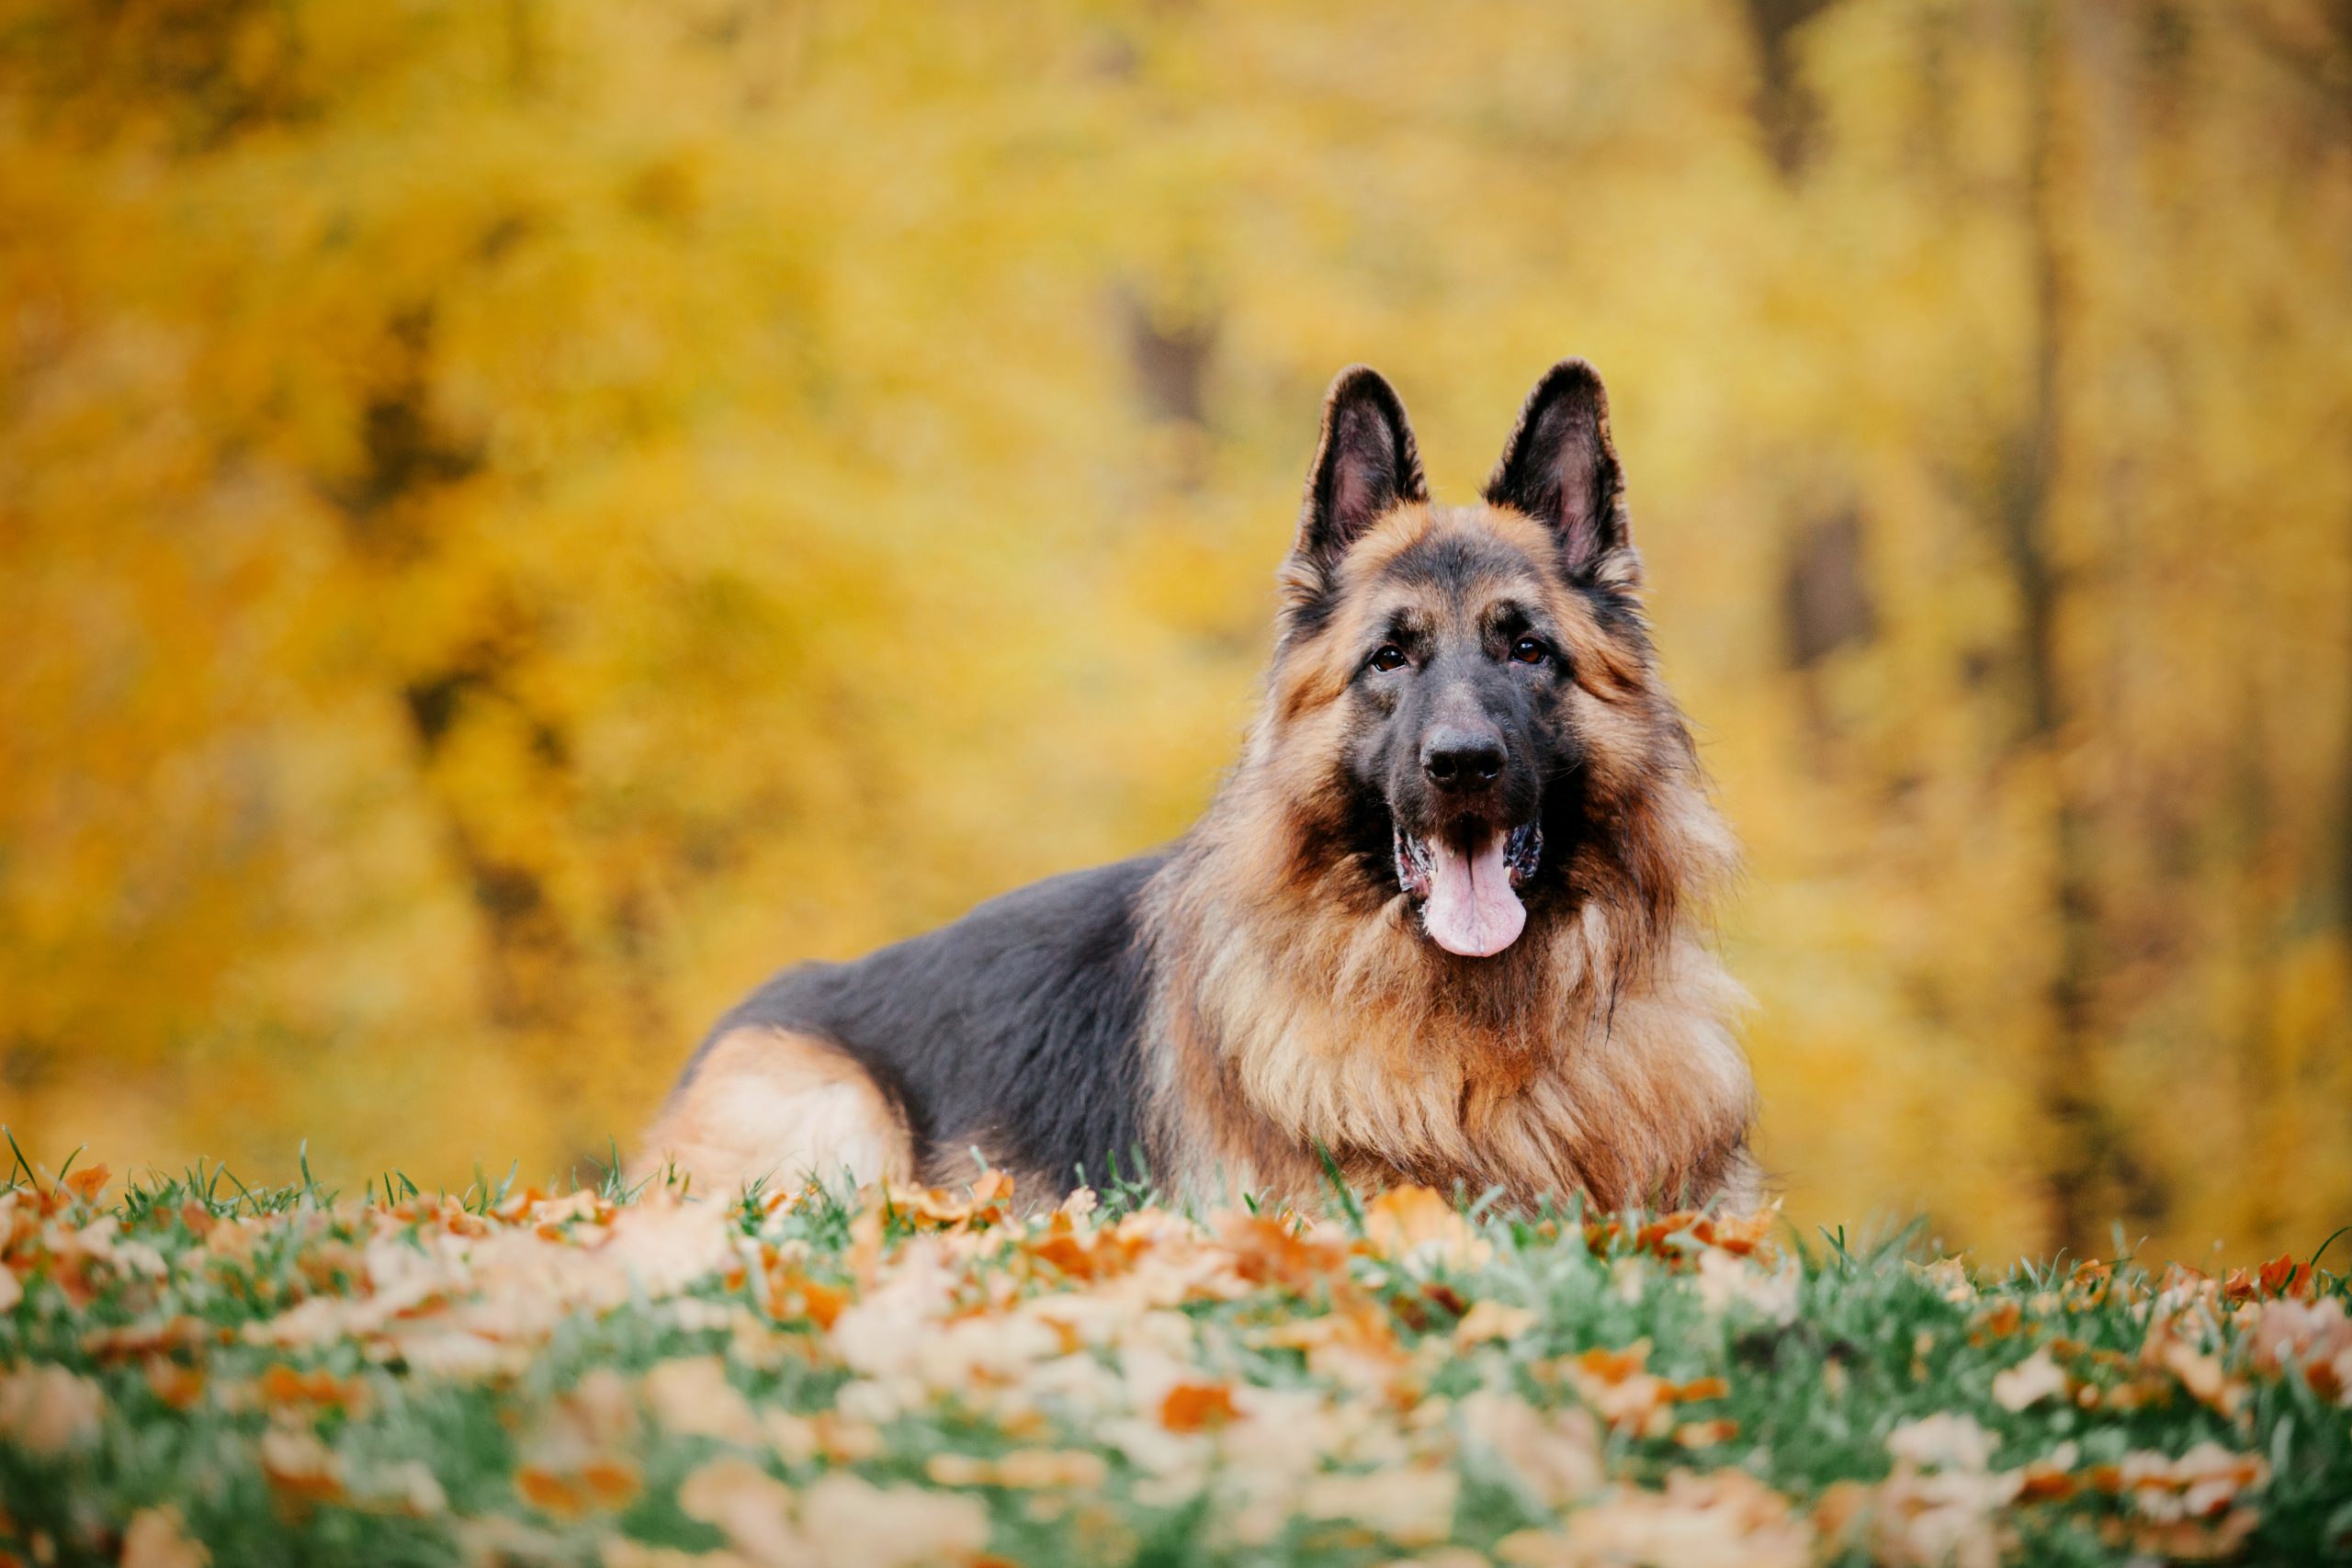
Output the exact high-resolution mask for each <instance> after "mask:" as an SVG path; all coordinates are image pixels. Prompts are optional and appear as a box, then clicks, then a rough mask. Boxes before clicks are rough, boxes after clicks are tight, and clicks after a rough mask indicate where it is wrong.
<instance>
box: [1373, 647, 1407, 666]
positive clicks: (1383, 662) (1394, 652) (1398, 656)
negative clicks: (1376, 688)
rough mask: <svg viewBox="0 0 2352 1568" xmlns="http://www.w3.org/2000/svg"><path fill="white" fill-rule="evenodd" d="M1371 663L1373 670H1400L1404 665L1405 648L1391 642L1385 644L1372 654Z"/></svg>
mask: <svg viewBox="0 0 2352 1568" xmlns="http://www.w3.org/2000/svg"><path fill="white" fill-rule="evenodd" d="M1371 663H1372V667H1373V668H1374V670H1402V669H1403V668H1404V667H1405V650H1404V649H1401V648H1399V647H1397V645H1396V644H1395V643H1393V642H1392V643H1389V644H1386V645H1385V647H1383V648H1382V649H1380V650H1379V651H1378V652H1376V653H1374V655H1373V656H1372V660H1371Z"/></svg>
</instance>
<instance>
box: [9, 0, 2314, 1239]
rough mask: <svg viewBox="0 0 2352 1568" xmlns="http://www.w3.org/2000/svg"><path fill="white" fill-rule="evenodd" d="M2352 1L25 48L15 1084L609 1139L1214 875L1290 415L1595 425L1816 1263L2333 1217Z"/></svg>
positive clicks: (1813, 7) (1080, 3)
mask: <svg viewBox="0 0 2352 1568" xmlns="http://www.w3.org/2000/svg"><path fill="white" fill-rule="evenodd" d="M2347 82H2352V16H2347V13H2346V8H2345V7H2344V6H2342V5H2340V4H2312V5H2305V4H2302V3H2301V0H2267V3H2265V4H2256V5H2251V6H2246V7H2244V8H2239V9H2233V11H2232V12H2230V13H2228V14H2226V15H2225V14H2223V13H2222V12H2218V11H2209V10H2207V9H2204V8H2201V7H2195V6H2186V5H2182V4H2178V3H2177V0H2098V3H2095V4H2090V5H2084V6H2050V7H2044V6H2037V5H2035V4H2031V3H2030V0H1917V3H1910V4H1901V3H1894V0H1829V3H1826V4H1825V3H1823V0H1746V3H1745V4H1741V5H1735V4H1731V3H1728V0H1719V3H1711V4H1702V3H1699V0H1673V3H1661V4H1656V5H1643V6H1616V5H1606V4H1591V5H1574V6H1564V5H1557V4H1549V3H1535V0H1497V3H1495V4H1491V5H1482V6H1468V7H1463V6H1449V7H1434V6H1408V5H1401V4H1374V5H1371V6H1353V7H1349V8H1346V9H1345V10H1344V11H1337V12H1335V11H1332V10H1330V9H1329V8H1328V7H1322V6H1311V5H1302V4H1295V3H1290V0H1281V3H1272V4H1269V3H1264V0H1260V3H1254V4H1244V3H1238V0H1182V3H1176V4H1166V5H1159V6H1109V5H1104V4H1098V3H1090V0H1038V3H1036V4H1032V5H1024V6H934V7H901V6H845V5H838V4H832V3H831V0H663V3H660V4H655V3H651V0H644V3H633V4H622V3H596V4H586V3H582V4H558V3H555V0H503V3H500V4H491V3H489V0H394V3H386V0H272V3H267V4H265V3H262V0H238V3H230V0H208V3H197V0H118V3H114V4H109V5H106V6H91V5H86V4H73V3H70V0H0V626H6V658H5V660H0V1107H5V1117H6V1120H7V1121H8V1122H11V1123H12V1124H13V1125H14V1126H15V1127H16V1129H17V1133H18V1134H19V1136H20V1137H22V1136H28V1137H29V1138H31V1139H32V1140H33V1141H34V1142H35V1143H36V1144H37V1145H38V1146H39V1148H40V1150H42V1151H46V1153H47V1156H48V1157H50V1158H51V1159H52V1160H54V1159H55V1158H57V1157H59V1156H62V1153H63V1151H64V1149H65V1148H67V1147H70V1146H71V1145H73V1144H74V1143H76V1142H79V1141H82V1140H85V1139H86V1140H89V1141H91V1142H93V1143H95V1144H96V1145H99V1146H100V1150H101V1152H102V1153H103V1154H104V1155H106V1156H107V1157H109V1158H113V1159H115V1160H117V1161H118V1162H121V1161H125V1160H153V1161H156V1162H159V1163H164V1164H172V1163H175V1162H177V1161H180V1160H183V1159H187V1158H190V1157H193V1156H197V1155H198V1154H205V1155H209V1156H226V1157H228V1158H230V1159H231V1160H232V1162H234V1163H235V1164H237V1165H238V1166H239V1167H240V1168H243V1169H246V1170H249V1171H250V1172H251V1173H252V1174H254V1175H268V1176H275V1175H281V1174H283V1173H285V1172H286V1171H287V1170H288V1169H289V1168H290V1167H291V1165H292V1163H293V1159H294V1154H295V1149H296V1146H297V1144H298V1141H299V1140H300V1139H302V1138H305V1137H307V1138H308V1139H309V1140H310V1145H311V1149H312V1151H313V1152H314V1156H315V1157H314V1161H313V1163H314V1164H315V1165H316V1166H317V1168H319V1169H320V1170H321V1171H322V1173H325V1174H332V1175H334V1176H337V1177H340V1178H343V1179H346V1180H356V1179H361V1178H363V1177H365V1176H367V1175H369V1174H372V1173H373V1172H374V1171H376V1170H377V1169H379V1168H384V1167H388V1166H392V1165H398V1166H400V1167H401V1168H403V1169H405V1170H406V1171H407V1172H408V1173H409V1174H410V1175H411V1176H413V1178H415V1179H417V1180H419V1181H422V1182H426V1183H431V1182H434V1181H451V1182H462V1181H463V1180H464V1179H466V1177H467V1175H468V1174H469V1171H470V1169H471V1168H472V1166H473V1164H474V1162H475V1161H477V1160H480V1161H481V1162H483V1163H485V1164H490V1165H493V1166H494V1167H495V1168H500V1169H503V1168H504V1166H505V1164H506V1161H507V1159H508V1158H509V1157H510V1156H520V1157H521V1159H522V1161H523V1164H524V1167H525V1168H526V1171H528V1172H534V1173H542V1174H543V1173H547V1172H551V1171H557V1170H560V1169H561V1168H564V1167H566V1166H567V1165H569V1164H570V1163H571V1162H572V1161H574V1160H576V1159H578V1158H580V1157H582V1156H595V1155H601V1154H602V1153H603V1151H604V1150H605V1147H606V1140H607V1138H608V1136H609V1137H617V1138H619V1139H620V1140H621V1141H622V1142H623V1144H624V1145H626V1143H627V1141H628V1137H629V1136H630V1134H632V1133H633V1132H634V1131H635V1129H636V1127H637V1126H638V1125H639V1122H640V1121H641V1119H642V1118H643V1116H644V1115H645V1114H646V1112H647V1111H649V1110H650V1106H651V1105H652V1103H653V1101H654V1100H655V1099H656V1097H657V1096H658V1095H659V1094H660V1093H661V1092H662V1089H663V1088H664V1087H665V1085H666V1083H667V1081H668V1079H669V1078H670V1077H671V1075H672V1074H673V1071H674V1069H675V1067H676V1066H677V1064H678V1062H679V1061H680V1059H681V1057H682V1056H683V1054H684V1051H685V1049H686V1048H687V1047H688V1046H689V1045H690V1043H692V1041H693V1039H694V1037H695V1035H696V1033H697V1032H699V1030H700V1029H701V1028H702V1027H703V1026H704V1025H705V1024H706V1023H707V1021H709V1020H710V1019H711V1018H712V1017H713V1016H715V1014H716V1013H717V1012H718V1010H720V1009H721V1008H722V1007H724V1006H725V1005H726V1004H727V1003H728V1002H729V1001H730V1000H731V999H733V998H734V997H735V996H736V995H738V994H739V993H740V992H741V990H743V989H744V988H745V987H748V986H749V985H750V984H751V983H752V982H753V981H754V980H756V979H757V978H758V977H760V976H762V975H763V974H764V973H765V972H766V971H767V970H768V969H770V968H772V967H774V966H775V965H776V964H781V963H782V962H784V961H786V960H788V959H792V958H797V957H802V956H809V955H843V954H848V953H854V952H857V951H860V950H862V949H864V948H866V947H868V946H870V945H872V944H874V943H876V942H881V941H884V940H886V939H888V938H892V937H896V936H899V935H903V934H906V933H909V932H911V931H917V930H919V929H922V928H924V927H927V926H930V925H932V924H934V923H937V922H938V921H940V920H942V919H946V918H948V917H951V916H953V915H954V914H956V912H958V911H959V910H960V909H961V908H964V907H966V906H967V905H968V904H969V903H970V902H971V901H973V900H974V899H976V898H978V897H982V896H985V895H987V894H989V893H991V892H994V891H997V890H1000V889H1001V888H1003V887H1006V886H1011V885H1012V884H1014V883H1017V882H1020V881H1023V880H1025V879H1027V878H1030V877H1033V876H1035V875H1038V874H1043V873H1046V872H1049V871H1052V870H1055V869H1057V868H1061V867H1065V866H1069V865H1074V864H1080V863H1088V862H1091V861H1097V860H1102V859H1107V858H1110V857H1113V856H1114V855H1117V854H1120V853H1123V852H1130V851H1133V850H1136V849H1140V848H1142V847H1144V846H1146V845H1148V844H1149V843H1151V842H1153V841H1155V840H1162V839H1165V838H1167V837H1169V836H1170V835H1172V834H1174V833H1176V832H1178V831H1180V830H1181V829H1182V827H1183V826H1184V824H1185V823H1186V822H1187V821H1188V820H1189V819H1190V818H1191V816H1192V814H1193V812H1194V811H1196V810H1197V809H1198V807H1200V805H1201V804H1202V803H1203V801H1204V799H1205V797H1206V795H1207V793H1208V791H1209V789H1210V787H1211V784H1212V783H1213V781H1214V778H1215V776H1216V770H1217V769H1218V768H1219V767H1220V766H1221V765H1222V764H1223V762H1224V761H1225V760H1226V759H1227V757H1228V755H1229V754H1230V752H1231V750H1233V747H1234V744H1235V739H1236V735H1237V731H1238V725H1239V723H1240V721H1241V719H1242V717H1243V716H1244V715H1245V714H1246V713H1247V711H1248V708H1249V706H1250V699H1251V694H1252V682H1253V677H1254V671H1255V669H1256V667H1257V665H1258V664H1259V662H1260V661H1261V659H1262V657H1263V653H1264V650H1265V647H1266V642H1267V626H1268V622H1269V617H1270V615H1271V610H1272V592H1271V584H1272V570H1273V567H1274V565H1275V563H1276V560H1277V558H1278V557H1279V555H1280V554H1281V552H1282V551H1283V548H1284V547H1286V544H1287V540H1288V534H1289V529H1290V526H1291V520H1292V515H1293V509H1294V504H1295V494H1296V487H1297V485H1298V482H1299V480H1300V478H1301V475H1302V473H1303V470H1304V467H1305V464H1306V457H1307V455H1308V449H1309V446H1310V445H1311V440H1312V434H1313V421H1314V415H1315V410H1316V404H1317V396H1318V394H1319V392H1320V389H1321V387H1322V385H1323V383H1324V381H1325V379H1326V378H1328V377H1329V374H1330V373H1331V372H1332V371H1333V370H1334V369H1335V368H1337V367H1339V366H1340V365H1342V364H1345V363H1347V362H1349V361H1351V360H1368V361H1371V362H1373V363H1374V364H1376V365H1378V366H1379V367H1381V368H1382V369H1383V370H1385V372H1387V373H1388V374H1389V375H1390V376H1391V377H1392V378H1394V379H1395V380H1396V381H1397V383H1398V385H1399V386H1400V387H1401V389H1403V391H1404V393H1405V395H1406V397H1407V399H1408V401H1409V402H1410V403H1411V405H1412V407H1413V411H1414V415H1415V418H1416V422H1417V423H1418V424H1419V429H1420V434H1421V437H1422V445H1423V449H1424V451H1425V452H1426V453H1427V454H1428V455H1429V457H1430V459H1431V461H1432V465H1433V467H1432V472H1433V477H1434V479H1435V480H1436V483H1437V486H1438V489H1439V491H1440V493H1441V495H1442V496H1445V495H1451V496H1453V497H1455V498H1460V497H1464V496H1466V495H1467V494H1469V493H1470V492H1471V491H1472V490H1473V489H1474V488H1475V486H1476V483H1477V482H1478V480H1479V479H1481V478H1482V477H1483V474H1484V472H1485V468H1486V465H1487V463H1488V462H1489V461H1490V460H1491V458H1492V457H1493V456H1494V453H1495V451H1496V450H1497V449H1498V446H1499V444H1500V441H1501V438H1502V435H1503V433H1504V431H1505V428H1506V426H1507V424H1508V423H1509V420H1510V415H1511V413H1512V411H1513V410H1514V408H1515V406H1516V402H1517V399H1518V397H1519V396H1520V394H1521V392H1522V391H1523V390H1524V389H1525V387H1526V385H1527V384H1528V383H1529V382H1530V381H1531V380H1532V378H1533V377H1534V375H1535V374H1536V373H1537V372H1538V371H1539V370H1540V369H1541V368H1542V367H1544V365H1546V364H1548V363H1549V362H1550V361H1551V360H1552V359H1553V358H1555V356H1557V355H1560V354H1563V353H1567V352H1577V353H1583V354H1586V355H1589V356H1591V357H1592V358H1593V359H1594V360H1595V361H1596V362H1597V363H1598V364H1599V365H1600V367H1601V368H1602V370H1603V371H1604V373H1605V374H1607V375H1608V377H1609V378H1610V382H1611V389H1612V390H1613V392H1614V394H1615V398H1616V409H1617V418H1616V424H1617V431H1618V437H1619V441H1620V444H1621V446H1622V449H1623V454H1624V457H1625V459H1626V463H1627V467H1628V470H1629V473H1630V475H1631V479H1632V487H1633V497H1634V516H1635V529H1636V536H1637V537H1638V538H1639V539H1640V540H1641V541H1642V543H1643V545H1644V547H1645V552H1646V555H1647V558H1648V561H1649V564H1650V570H1651V574H1652V580H1653V582H1654V585H1655V600H1654V603H1655V608H1656V612H1657V621H1658V625H1659V633H1660V642H1661V646H1662V648H1663V649H1664V652H1665V656H1666V659H1667V660H1668V666H1669V670H1670V673H1671V674H1672V676H1673V678H1674V679H1675V681H1676V682H1677V683H1678V685H1679V690H1680V692H1681V694H1682V695H1683V697H1684V699H1685V702H1686V705H1688V706H1689V708H1690V709H1691V713H1692V714H1693V716H1694V717H1695V719H1696V720H1697V721H1698V723H1699V725H1700V727H1701V729H1702V737H1703V743H1704V747H1705V750H1706V754H1707V757H1708V759H1709V761H1710V764H1711V766H1712V767H1713V770H1714V772H1715V773H1716V775H1717V777H1718V780H1719V782H1720V784H1721V786H1722V789H1723V792H1724V797H1725V802H1726V804H1727V806H1728V807H1729V809H1730V812H1731V814H1732V816H1733V818H1734V819H1735V820H1736V823H1737V824H1738V825H1739V827H1740V829H1742V831H1743V833H1744V835H1745V837H1746V839H1747V843H1748V845H1749V848H1750V852H1751V857H1752V868H1753V870H1752V875H1751V878H1750V880H1749V883H1748V886H1747V890H1746V892H1745V894H1744V895H1743V897H1741V898H1740V900H1739V901H1738V902H1737V904H1736V906H1735V907H1734V908H1730V909H1729V910H1727V911H1725V915H1724V937H1725V941H1726V942H1727V944H1728V945H1729V947H1730V948H1731V949H1732V953H1733V958H1734V962H1735V966H1736V969H1737V971H1738V972H1739V973H1741V974H1742V975H1743V976H1745V977H1746V978H1747V981H1748V982H1749V984H1750V985H1751V986H1752V987H1753V988H1754V990H1755V991H1756V993H1757V996H1758V1001H1759V1004H1760V1006H1759V1010H1758V1016H1757V1021H1756V1023H1755V1026H1754V1029H1753V1031H1752V1035H1751V1040H1752V1046H1753V1050H1754V1052H1755V1055H1756V1056H1757V1060H1758V1070H1759V1075H1760V1077H1761V1079H1762V1082H1763V1086H1764V1091H1765V1117H1764V1122H1763V1149H1764V1153H1765V1156H1766V1158H1767V1161H1768V1163H1769V1164H1770V1166H1771V1167H1772V1168H1774V1169H1775V1171H1776V1172H1777V1173H1778V1175H1779V1177H1780V1179H1781V1180H1782V1181H1783V1182H1784V1183H1785V1185H1786V1186H1787V1188H1788V1190H1789V1192H1790V1196H1791V1211H1792V1213H1793V1214H1795V1215H1796V1216H1798V1217H1799V1218H1800V1219H1801V1220H1802V1221H1804V1222H1805V1223H1807V1224H1810V1223H1811V1222H1813V1221H1816V1220H1845V1221H1849V1222H1852V1221H1857V1220H1860V1219H1863V1218H1865V1217H1866V1216H1868V1215H1871V1214H1873V1213H1906V1212H1909V1211H1911V1210H1913V1209H1916V1208H1919V1207H1925V1208H1926V1209H1927V1210H1928V1212H1929V1213H1931V1214H1932V1215H1933V1217H1934V1220H1935V1223H1936V1224H1938V1226H1939V1228H1940V1229H1941V1230H1942V1231H1943V1233H1944V1234H1945V1235H1948V1236H1950V1237H1951V1238H1952V1239H1954V1240H1955V1241H1959V1242H1966V1243H1972V1244H1974V1245H1977V1246H1980V1247H1987V1248H1996V1249H2006V1248H2013V1247H2027V1246H2034V1245H2046V1244H2048V1243H2050V1242H2051V1241H2052V1240H2053V1239H2057V1238H2060V1237H2062V1236H2064V1237H2071V1238H2073V1239H2076V1240H2078V1241H2079V1240H2081V1239H2083V1237H2084V1235H2085V1234H2086V1227H2088V1226H2090V1225H2091V1224H2096V1225H2097V1227H2098V1228H2097V1230H2096V1232H2095V1233H2094V1234H2091V1235H2090V1239H2092V1240H2095V1241H2098V1242H2100V1243H2104V1242H2105V1240H2106V1238H2107V1232H2106V1228H2105V1227H2106V1224H2107V1219H2106V1217H2107V1216H2109V1215H2112V1216H2115V1217H2117V1218H2118V1219H2120V1223H2121V1224H2123V1225H2124V1226H2125V1228H2126V1232H2127V1239H2130V1238H2131V1237H2133V1236H2136V1235H2138V1234H2139V1233H2140V1232H2143V1231H2146V1232H2150V1233H2153V1234H2154V1235H2155V1236H2156V1237H2157V1239H2158V1241H2159V1243H2160V1244H2161V1245H2163V1246H2164V1247H2169V1248H2172V1249H2174V1250H2189V1249H2196V1250H2198V1251H2199V1252H2201V1249H2202V1248H2203V1247H2204V1246H2205V1245H2206V1244H2207V1243H2209V1242H2210V1241H2211V1239H2212V1238H2214V1237H2216V1236H2219V1237H2222V1238H2223V1239H2224V1241H2225V1242H2226V1244H2227V1245H2228V1246H2229V1247H2232V1248H2233V1250H2234V1251H2238V1252H2245V1251H2248V1250H2250V1249H2254V1248H2265V1249H2268V1248H2272V1247H2276V1246H2278V1245H2281V1244H2286V1243H2302V1244H2315V1243H2316V1241H2317V1240H2318V1238H2319V1235H2323V1234H2324V1231H2325V1230H2326V1229H2327V1228H2328V1227H2329V1225H2330V1224H2332V1223H2333V1219H2334V1218H2336V1217H2341V1216H2342V1215H2343V1213H2344V1212H2345V1210H2346V1204H2347V1201H2352V1049H2347V1047H2352V1023H2348V1022H2347V1019H2352V1005H2347V1004H2352V964H2347V947H2346V927H2347V921H2352V845H2347V839H2346V817H2347V813H2352V731H2348V730H2347V716H2352V613H2348V612H2347V606H2352V440H2347V433H2352V373H2347V372H2352V115H2347V114H2346V111H2345V108H2344V105H2345V104H2346V102H2347V101H2352V98H2347V94H2346V84H2347Z"/></svg>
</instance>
